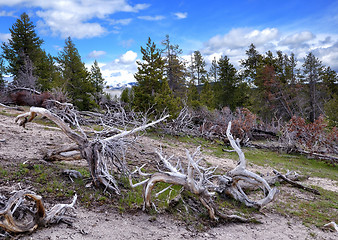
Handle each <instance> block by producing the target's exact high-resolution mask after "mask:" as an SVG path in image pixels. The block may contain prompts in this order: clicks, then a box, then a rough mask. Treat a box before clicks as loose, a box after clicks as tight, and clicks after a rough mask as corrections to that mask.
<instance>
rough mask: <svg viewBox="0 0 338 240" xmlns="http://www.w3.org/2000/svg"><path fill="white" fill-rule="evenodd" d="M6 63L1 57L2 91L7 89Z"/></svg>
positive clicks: (0, 85)
mask: <svg viewBox="0 0 338 240" xmlns="http://www.w3.org/2000/svg"><path fill="white" fill-rule="evenodd" d="M5 72H6V70H5V65H4V60H3V59H0V92H1V91H3V90H4V89H5V83H6V82H5V79H4V75H5Z"/></svg>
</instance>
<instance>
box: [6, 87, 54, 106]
mask: <svg viewBox="0 0 338 240" xmlns="http://www.w3.org/2000/svg"><path fill="white" fill-rule="evenodd" d="M10 99H11V101H12V102H13V103H14V104H16V105H20V106H36V107H44V106H45V103H46V100H48V99H53V96H52V94H51V93H49V92H43V93H42V94H35V93H31V92H29V91H18V92H15V93H12V94H11V95H10Z"/></svg>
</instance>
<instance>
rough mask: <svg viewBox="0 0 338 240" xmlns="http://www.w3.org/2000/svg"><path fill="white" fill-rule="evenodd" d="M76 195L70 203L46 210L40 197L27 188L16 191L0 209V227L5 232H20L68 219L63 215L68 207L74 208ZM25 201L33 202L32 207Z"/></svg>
mask: <svg viewBox="0 0 338 240" xmlns="http://www.w3.org/2000/svg"><path fill="white" fill-rule="evenodd" d="M76 200H77V195H75V196H74V198H73V201H72V203H70V204H57V205H55V206H54V207H53V208H51V209H50V210H49V211H46V209H45V207H44V205H43V201H42V197H41V196H39V195H36V194H35V193H34V192H32V191H29V190H21V191H18V192H16V193H15V194H14V195H13V196H12V197H11V198H10V199H9V200H8V202H7V203H6V206H5V208H4V209H2V210H0V227H1V228H3V229H4V230H5V231H7V232H11V233H22V232H32V231H34V230H35V229H36V228H37V227H39V226H46V225H48V224H52V223H58V222H60V221H63V220H66V221H68V220H69V217H66V216H65V212H66V211H67V210H68V209H74V205H75V202H76ZM27 201H33V202H35V204H34V206H33V207H32V206H31V205H29V204H26V202H27Z"/></svg>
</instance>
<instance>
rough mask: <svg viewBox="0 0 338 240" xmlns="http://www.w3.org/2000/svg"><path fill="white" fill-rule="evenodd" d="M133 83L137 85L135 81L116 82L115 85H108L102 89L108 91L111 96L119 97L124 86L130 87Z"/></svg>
mask: <svg viewBox="0 0 338 240" xmlns="http://www.w3.org/2000/svg"><path fill="white" fill-rule="evenodd" d="M135 85H137V82H130V83H118V84H116V85H115V86H108V88H105V89H104V92H106V93H109V94H110V95H111V96H112V98H115V97H116V98H119V97H120V96H121V93H122V92H123V90H124V89H125V88H131V87H132V86H135Z"/></svg>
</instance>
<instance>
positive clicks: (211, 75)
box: [208, 57, 218, 82]
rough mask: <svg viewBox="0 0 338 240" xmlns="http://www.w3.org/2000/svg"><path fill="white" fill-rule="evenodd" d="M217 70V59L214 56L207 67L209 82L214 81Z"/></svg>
mask: <svg viewBox="0 0 338 240" xmlns="http://www.w3.org/2000/svg"><path fill="white" fill-rule="evenodd" d="M217 70H218V65H217V60H216V58H215V57H214V59H213V60H212V61H211V66H210V69H209V74H208V76H209V78H210V81H211V82H216V81H217V77H218V76H217Z"/></svg>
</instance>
